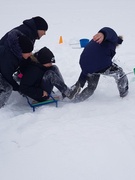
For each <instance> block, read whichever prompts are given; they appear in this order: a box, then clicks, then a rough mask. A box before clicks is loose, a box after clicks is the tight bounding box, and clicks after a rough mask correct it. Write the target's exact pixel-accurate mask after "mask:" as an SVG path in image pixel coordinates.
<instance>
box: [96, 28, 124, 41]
mask: <svg viewBox="0 0 135 180" xmlns="http://www.w3.org/2000/svg"><path fill="white" fill-rule="evenodd" d="M99 32H101V33H103V34H104V36H105V37H104V41H110V42H112V43H115V44H121V43H122V42H121V43H120V41H119V40H120V39H119V37H118V35H117V34H116V32H115V31H114V30H113V29H111V28H109V27H104V28H102V29H101V30H100V31H99Z"/></svg>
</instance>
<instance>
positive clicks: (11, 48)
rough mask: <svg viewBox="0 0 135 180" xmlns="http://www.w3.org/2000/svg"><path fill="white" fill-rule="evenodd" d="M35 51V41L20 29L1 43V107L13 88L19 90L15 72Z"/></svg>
mask: <svg viewBox="0 0 135 180" xmlns="http://www.w3.org/2000/svg"><path fill="white" fill-rule="evenodd" d="M32 51H33V43H32V42H31V40H30V39H29V38H27V36H25V35H23V34H22V33H21V32H20V31H18V30H13V31H11V32H9V33H8V36H7V38H6V40H5V41H4V43H3V44H0V108H1V107H2V106H4V104H5V103H6V101H7V100H8V98H9V96H10V94H11V92H12V90H14V91H19V85H18V84H17V82H16V81H15V80H14V79H13V74H14V72H16V69H17V68H18V67H19V64H20V62H21V61H22V60H24V59H25V60H26V59H28V58H29V57H30V56H31V54H32Z"/></svg>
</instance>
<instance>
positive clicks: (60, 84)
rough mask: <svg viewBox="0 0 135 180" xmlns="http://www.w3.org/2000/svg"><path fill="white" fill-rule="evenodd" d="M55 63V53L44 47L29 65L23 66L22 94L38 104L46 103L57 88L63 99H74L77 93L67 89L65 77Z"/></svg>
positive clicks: (21, 69) (32, 57) (35, 54)
mask: <svg viewBox="0 0 135 180" xmlns="http://www.w3.org/2000/svg"><path fill="white" fill-rule="evenodd" d="M53 63H55V57H54V55H53V53H52V52H51V51H50V49H48V48H47V47H43V48H42V49H40V50H39V51H38V52H36V53H34V54H33V56H31V61H29V65H28V64H27V66H26V65H24V67H23V64H22V65H21V67H20V71H21V73H22V74H23V76H22V78H21V81H20V92H21V93H22V94H24V95H26V96H28V97H30V98H32V99H34V100H36V101H38V102H42V101H46V100H47V99H48V98H49V97H50V95H51V93H52V91H53V87H54V86H55V87H56V88H57V89H58V90H59V91H60V92H61V93H62V96H63V97H68V98H69V99H72V98H73V97H74V95H75V94H76V93H77V92H76V89H75V90H72V89H70V88H68V87H67V85H66V84H65V82H64V80H63V77H62V75H61V73H60V71H59V69H58V67H57V66H56V65H53Z"/></svg>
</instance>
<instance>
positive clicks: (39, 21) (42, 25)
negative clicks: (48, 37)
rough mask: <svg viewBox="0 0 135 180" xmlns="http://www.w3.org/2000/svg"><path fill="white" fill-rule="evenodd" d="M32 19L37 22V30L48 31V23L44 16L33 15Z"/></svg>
mask: <svg viewBox="0 0 135 180" xmlns="http://www.w3.org/2000/svg"><path fill="white" fill-rule="evenodd" d="M32 19H33V20H34V22H35V24H36V28H37V30H45V31H47V29H48V24H47V22H46V21H45V20H44V19H43V18H42V17H40V16H37V17H33V18H32Z"/></svg>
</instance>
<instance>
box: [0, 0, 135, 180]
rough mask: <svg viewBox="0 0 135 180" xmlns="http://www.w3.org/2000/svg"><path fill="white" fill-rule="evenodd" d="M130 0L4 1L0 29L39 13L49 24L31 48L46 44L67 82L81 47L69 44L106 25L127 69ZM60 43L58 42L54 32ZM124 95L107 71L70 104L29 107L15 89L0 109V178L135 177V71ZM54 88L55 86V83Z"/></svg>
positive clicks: (132, 29) (133, 58) (75, 71)
mask: <svg viewBox="0 0 135 180" xmlns="http://www.w3.org/2000/svg"><path fill="white" fill-rule="evenodd" d="M134 9H135V1H133V0H129V1H127V0H117V1H108V0H102V1H100V0H83V1H78V0H72V1H71V0H68V1H67V0H57V1H55V0H46V1H44V0H38V1H35V0H33V1H32V0H29V1H28V0H27V1H26V0H19V1H18V0H12V1H8V0H4V1H3V2H1V6H0V12H1V16H0V24H1V30H0V36H1V37H2V36H3V35H4V34H5V33H6V32H7V31H9V30H10V29H12V28H13V27H15V26H18V25H20V24H21V23H22V21H23V20H24V19H27V18H31V17H34V16H37V15H40V16H42V17H44V18H45V19H46V20H47V21H48V24H49V30H48V31H47V35H46V36H44V37H42V39H41V40H40V41H36V44H35V50H37V49H40V48H42V47H43V46H47V47H49V48H50V49H51V50H52V51H53V52H54V54H55V56H56V61H57V63H56V64H57V65H58V66H59V68H60V70H61V72H62V74H63V77H64V79H65V82H66V84H67V85H68V86H71V85H73V84H74V83H75V82H76V80H77V79H78V76H79V73H80V67H79V64H78V61H79V56H80V54H81V52H82V50H83V49H73V48H72V47H71V45H70V43H72V42H74V41H77V40H79V39H81V38H89V39H91V38H92V36H93V35H94V34H95V33H96V32H97V31H98V30H99V29H100V28H102V27H105V26H109V27H112V28H113V29H115V30H116V32H117V33H118V34H119V35H123V37H124V42H123V45H122V46H120V47H119V48H118V49H117V54H116V56H115V58H114V61H115V62H116V63H117V64H118V65H120V66H121V67H123V69H124V71H125V72H126V73H129V72H133V68H134V67H135V46H134V42H135V25H134V17H135V10H134ZM60 36H62V37H63V41H64V42H63V44H59V43H58V42H59V37H60ZM128 79H129V88H130V89H129V94H128V96H127V97H125V98H123V99H121V98H120V97H119V95H118V90H117V87H116V83H115V81H114V79H113V78H109V77H103V76H102V77H101V79H100V82H99V85H98V87H97V89H96V91H95V93H94V95H93V96H92V97H90V98H89V99H88V100H87V101H85V102H82V103H78V104H73V103H71V102H60V103H59V107H58V108H56V107H55V105H54V104H51V105H48V106H42V107H40V108H37V109H36V112H34V113H33V112H32V109H31V108H30V107H29V106H28V105H27V103H26V99H25V98H23V97H21V96H20V95H19V94H18V93H17V92H13V93H12V95H11V97H10V99H9V101H8V103H7V105H6V106H5V107H4V108H2V109H0V179H1V180H9V179H10V180H134V179H135V118H134V117H135V110H134V107H135V76H134V74H133V73H131V74H128ZM55 91H56V92H57V90H56V89H55Z"/></svg>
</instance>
